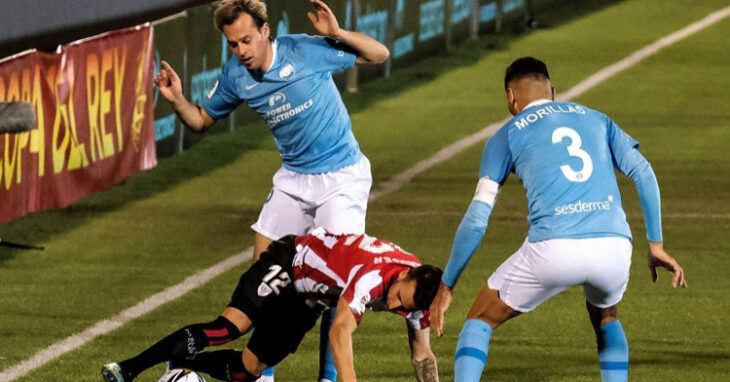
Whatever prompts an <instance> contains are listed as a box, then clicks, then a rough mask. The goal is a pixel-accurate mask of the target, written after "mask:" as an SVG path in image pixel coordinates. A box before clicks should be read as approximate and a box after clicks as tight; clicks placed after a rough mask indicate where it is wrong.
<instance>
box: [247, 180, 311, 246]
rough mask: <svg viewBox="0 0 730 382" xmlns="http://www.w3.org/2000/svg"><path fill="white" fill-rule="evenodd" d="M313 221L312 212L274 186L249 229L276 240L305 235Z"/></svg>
mask: <svg viewBox="0 0 730 382" xmlns="http://www.w3.org/2000/svg"><path fill="white" fill-rule="evenodd" d="M313 221H314V215H313V211H310V210H308V209H307V208H306V206H305V205H304V204H302V203H301V202H300V201H299V200H297V199H296V198H295V197H294V196H292V195H290V194H288V193H285V192H283V191H281V190H280V189H279V188H277V187H276V186H275V187H274V188H273V189H272V190H271V193H270V194H269V197H268V198H267V199H266V202H265V203H264V206H263V208H262V209H261V213H260V214H259V218H258V220H257V221H256V223H254V224H253V225H252V226H251V228H253V230H254V231H256V232H258V233H260V234H261V235H263V236H265V237H267V238H269V239H271V240H277V239H279V238H281V237H284V236H285V235H304V234H306V233H307V232H308V231H309V230H310V229H311V228H312V225H313Z"/></svg>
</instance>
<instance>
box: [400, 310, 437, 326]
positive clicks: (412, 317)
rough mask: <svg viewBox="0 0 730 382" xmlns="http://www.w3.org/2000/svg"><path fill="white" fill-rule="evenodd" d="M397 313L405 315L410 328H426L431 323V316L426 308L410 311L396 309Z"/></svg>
mask: <svg viewBox="0 0 730 382" xmlns="http://www.w3.org/2000/svg"><path fill="white" fill-rule="evenodd" d="M397 313H398V314H399V315H401V316H403V317H405V319H406V323H407V324H408V326H409V327H411V328H412V329H415V330H421V329H426V328H427V327H429V325H431V316H430V312H429V311H428V310H415V311H412V312H408V311H398V312H397Z"/></svg>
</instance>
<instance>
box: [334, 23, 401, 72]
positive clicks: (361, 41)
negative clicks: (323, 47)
mask: <svg viewBox="0 0 730 382" xmlns="http://www.w3.org/2000/svg"><path fill="white" fill-rule="evenodd" d="M330 37H332V38H335V39H337V40H338V41H341V42H343V43H345V44H347V45H348V46H349V47H350V48H352V49H353V50H355V52H357V61H356V62H357V63H358V64H382V63H383V62H385V60H387V59H388V57H389V56H390V51H388V48H387V47H386V46H385V45H383V44H381V43H380V41H378V40H376V39H374V38H372V37H370V36H368V35H366V34H364V33H360V32H353V31H348V30H345V29H340V30H339V33H338V34H337V35H336V36H330Z"/></svg>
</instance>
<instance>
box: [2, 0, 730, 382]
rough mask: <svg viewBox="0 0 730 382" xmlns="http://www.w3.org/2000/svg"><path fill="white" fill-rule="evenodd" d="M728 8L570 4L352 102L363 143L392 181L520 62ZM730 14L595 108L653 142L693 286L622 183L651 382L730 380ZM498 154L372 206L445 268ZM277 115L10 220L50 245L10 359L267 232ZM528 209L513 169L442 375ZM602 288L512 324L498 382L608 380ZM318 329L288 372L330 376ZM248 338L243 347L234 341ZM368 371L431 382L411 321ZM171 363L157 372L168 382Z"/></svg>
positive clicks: (54, 365) (572, 58)
mask: <svg viewBox="0 0 730 382" xmlns="http://www.w3.org/2000/svg"><path fill="white" fill-rule="evenodd" d="M726 5H727V1H726V0H702V1H700V0H692V1H689V0H688V1H678V0H674V1H663V0H631V1H619V2H611V1H592V2H583V1H577V0H574V1H568V2H566V3H565V5H563V6H560V7H558V8H554V9H552V10H549V11H544V12H541V13H540V14H539V15H538V16H539V19H540V21H541V23H542V25H545V26H546V28H544V29H539V30H537V31H534V32H530V33H523V32H519V33H518V32H505V33H504V34H502V35H499V36H494V35H491V36H485V37H484V38H482V39H481V40H479V41H477V42H472V43H466V44H464V45H461V46H458V47H456V48H455V49H454V50H453V51H452V52H450V53H448V54H444V55H441V56H438V57H434V58H432V59H428V60H425V61H423V62H420V63H418V64H416V65H414V66H412V67H409V68H405V69H402V70H399V71H396V72H395V73H394V75H393V77H392V78H391V79H389V80H387V81H386V80H379V81H375V82H373V83H369V84H366V85H364V86H363V87H362V89H361V91H360V92H359V93H358V94H356V95H346V96H345V102H346V104H347V105H348V108H349V109H350V111H351V113H352V120H353V125H354V130H355V135H356V136H357V137H358V139H359V141H360V143H361V146H362V149H363V151H364V152H365V153H366V154H367V155H368V156H369V158H370V160H371V162H372V165H373V166H372V167H373V176H374V181H375V188H377V187H378V184H380V183H382V182H384V181H386V180H388V179H390V178H391V177H392V176H393V175H395V174H397V173H399V172H400V171H402V170H405V169H407V168H409V167H410V166H412V165H413V164H415V163H416V162H418V161H419V160H421V159H424V158H426V157H429V156H430V155H432V154H433V153H435V152H437V151H438V150H439V149H440V148H442V147H443V146H445V145H446V144H448V143H451V142H453V141H455V140H457V139H459V138H461V137H464V136H466V135H468V134H470V133H472V132H475V131H477V130H479V129H481V128H482V127H484V126H486V125H487V124H489V123H491V122H495V121H498V120H500V119H502V118H504V117H506V116H507V111H506V107H505V101H504V94H503V90H502V76H503V70H504V68H505V67H506V65H508V63H509V62H510V61H511V60H513V59H514V58H516V57H519V56H523V55H533V56H536V57H539V58H541V59H543V60H545V61H546V62H547V63H548V66H549V68H550V71H551V75H552V77H553V81H554V83H555V85H556V87H557V89H558V92H560V91H561V90H566V89H568V88H569V87H571V86H572V85H575V84H576V83H578V82H579V81H581V80H582V79H584V78H586V77H587V76H589V75H590V74H592V73H594V72H596V71H598V70H600V69H601V68H602V67H604V66H606V65H609V64H611V63H613V62H615V61H618V60H619V59H621V58H623V57H625V56H627V55H628V54H630V53H631V52H633V51H635V50H636V49H639V48H641V47H642V46H644V45H646V44H648V43H651V42H653V41H655V40H656V39H658V38H660V37H662V36H664V35H667V34H669V33H671V32H673V31H675V30H677V29H680V28H682V27H684V26H685V25H687V24H689V23H691V22H694V21H696V20H699V19H701V18H702V17H704V16H705V15H707V14H709V13H711V12H712V11H714V10H717V9H719V8H721V7H724V6H726ZM728 36H730V19H725V20H724V21H721V22H720V23H718V24H716V25H714V26H712V27H710V28H708V29H706V30H704V31H702V32H700V33H698V34H696V35H694V36H692V37H690V38H688V39H686V40H683V41H681V42H679V43H677V44H675V45H673V46H670V47H668V48H666V49H665V50H663V51H661V52H659V53H658V54H657V55H655V56H652V57H650V58H649V59H647V60H645V61H643V62H641V63H640V64H638V65H637V66H635V67H632V68H631V69H629V70H627V71H626V72H623V73H621V74H619V75H618V76H616V77H613V78H611V79H610V80H608V81H606V82H604V83H602V84H601V85H599V86H597V87H596V88H594V89H592V90H590V91H589V92H587V93H586V94H584V95H583V96H581V97H580V98H579V99H577V100H576V101H578V102H581V103H583V104H586V105H588V106H590V107H592V108H595V109H598V110H601V111H603V112H605V113H607V114H608V115H610V116H612V117H613V118H614V120H616V121H617V122H618V123H619V125H621V126H622V127H623V128H624V129H625V130H626V131H627V132H628V133H629V134H631V135H632V136H634V137H635V138H636V139H637V140H639V141H640V142H641V143H642V152H643V153H644V155H645V156H646V157H647V158H648V159H649V160H650V161H651V163H652V165H653V167H654V170H655V172H656V174H657V177H658V180H659V184H660V188H661V191H662V202H663V203H662V207H663V208H662V210H663V214H664V219H663V222H664V234H665V248H666V249H667V250H668V251H669V252H670V253H671V254H672V255H674V256H675V257H676V258H677V259H678V260H679V261H680V263H681V264H682V265H683V266H684V268H685V270H686V274H687V278H688V282H689V286H690V287H689V288H688V289H686V290H673V289H672V288H671V286H670V285H669V281H668V277H667V276H666V273H663V274H661V275H660V280H659V283H658V284H656V285H654V284H652V283H651V281H650V278H649V272H648V270H647V269H646V261H645V253H646V240H645V233H644V227H643V218H642V215H641V209H640V206H639V203H638V200H637V197H636V192H635V190H634V189H633V185H632V184H631V182H630V181H628V179H626V178H625V177H620V186H621V189H622V191H623V195H624V208H625V210H626V211H627V214H628V217H629V223H630V224H631V227H632V231H633V233H634V237H635V241H634V248H635V250H634V257H633V266H632V269H631V271H632V276H631V281H630V284H629V288H628V291H627V293H626V295H625V297H624V300H623V302H622V304H621V306H620V317H621V321H622V323H623V325H624V328H625V329H626V332H627V336H628V340H629V347H630V365H631V366H630V378H631V379H632V380H634V381H642V382H643V381H726V380H728V377H727V375H728V372H729V371H730V363H729V361H728V360H729V359H730V345H728V338H730V330H729V329H728V326H729V325H728V324H730V320H728V318H727V317H728V312H730V300H729V299H728V298H727V295H726V293H728V292H729V291H730V288H729V287H730V284H729V283H728V281H727V280H728V278H727V275H726V274H725V272H726V271H727V270H728V269H730V258H728V253H730V244H729V243H728V239H727V233H728V232H730V208H729V207H728V203H729V202H730V155H728V147H730V109H729V108H728V105H729V104H730V91H728V89H730V75H728V68H730V49H729V48H730V45H728V41H730V40H728ZM481 150H482V145H477V146H474V147H472V148H470V149H468V150H466V151H464V152H462V153H460V154H459V155H457V156H456V157H454V158H452V159H451V160H449V161H447V162H445V163H442V164H440V165H438V166H436V167H434V168H432V169H430V170H429V171H427V172H425V173H423V174H421V175H419V176H417V177H416V178H414V179H413V180H412V181H411V182H410V183H408V184H406V185H405V186H404V187H403V188H402V189H400V190H398V191H397V192H394V193H392V194H389V195H387V196H384V197H383V198H381V199H379V200H377V201H376V202H374V203H372V204H371V205H370V207H369V211H368V220H367V231H368V233H369V234H371V235H375V236H380V237H383V238H387V239H389V240H392V241H394V242H396V243H398V244H400V245H401V246H403V247H404V248H405V249H407V250H409V251H411V252H413V253H416V254H418V255H419V256H420V257H421V258H422V260H423V261H424V262H428V263H434V264H437V265H439V266H443V265H444V264H445V262H446V259H447V258H448V255H449V250H450V247H451V240H452V238H453V234H454V232H455V230H456V227H457V225H458V223H459V221H460V219H461V216H462V215H463V213H464V211H465V210H466V207H467V206H468V203H469V200H470V199H471V196H472V193H473V190H474V187H475V185H476V181H477V171H478V166H479V160H480V155H481ZM279 164H280V162H279V155H278V153H277V152H276V149H275V146H274V144H273V142H272V139H271V137H270V133H269V132H268V131H267V130H266V128H265V126H263V124H262V123H253V124H250V125H246V126H245V127H243V128H240V129H237V130H236V131H235V132H233V133H229V134H218V135H214V136H210V137H208V138H207V139H206V140H205V141H203V142H202V143H200V144H199V145H197V146H196V147H194V148H193V149H192V150H190V151H188V152H186V153H184V154H182V155H178V156H176V157H173V158H170V159H166V160H163V161H162V162H161V163H160V164H159V166H158V167H157V168H156V169H154V170H152V171H149V172H146V173H143V174H138V175H136V176H133V177H131V178H130V179H128V180H127V181H125V182H124V184H123V185H120V186H117V187H114V188H113V189H111V190H109V191H106V192H103V193H100V194H96V195H93V196H90V197H88V198H85V199H84V200H82V201H81V202H79V203H77V204H76V205H74V206H72V207H69V208H66V209H63V210H56V211H48V212H43V213H38V214H34V215H32V216H28V217H25V218H22V219H19V220H18V221H16V222H13V223H11V224H7V225H5V226H3V227H0V233H1V234H2V235H1V237H3V238H8V239H9V240H11V239H12V240H16V241H26V242H32V243H37V244H40V245H44V246H46V248H47V249H46V250H45V251H43V252H19V251H7V250H5V249H3V250H2V252H0V370H3V369H6V368H8V367H11V366H13V365H15V364H17V363H18V362H21V361H22V360H24V359H26V358H28V357H30V356H32V355H33V354H35V353H36V352H37V351H39V350H42V349H44V348H46V347H47V346H49V345H51V344H53V343H55V342H57V341H59V340H62V339H64V338H66V337H68V336H70V335H72V334H74V333H77V332H80V331H82V330H84V329H85V328H87V327H89V326H91V325H93V324H94V323H96V322H97V321H99V320H102V319H105V318H107V317H110V316H112V315H115V314H117V313H118V312H120V311H122V310H123V309H126V308H127V307H130V306H133V305H135V304H137V303H138V302H139V301H141V300H143V299H144V298H146V297H148V296H150V295H152V294H154V293H157V292H159V291H160V290H162V289H164V288H166V287H168V286H170V285H174V284H176V283H179V282H180V281H182V280H183V279H184V278H186V277H187V276H189V275H191V274H193V273H195V272H197V271H198V270H200V269H203V268H206V267H208V266H211V265H213V264H215V263H216V262H218V261H220V260H222V259H224V258H227V257H228V256H230V255H232V254H234V253H238V252H240V251H241V250H243V249H245V248H247V247H249V246H250V245H251V244H252V241H253V234H252V231H251V230H250V229H249V225H250V224H252V223H253V222H254V221H255V219H256V216H257V215H258V212H259V209H260V206H261V205H262V203H263V202H264V200H265V198H266V196H267V194H268V191H269V189H270V187H271V175H272V174H273V173H274V171H275V170H276V169H277V168H278V167H279ZM526 210H527V208H526V203H525V197H524V192H523V190H522V187H521V185H520V184H519V181H518V180H517V179H516V178H515V177H512V178H510V180H509V181H508V183H507V185H506V186H505V187H504V189H503V191H502V193H501V196H500V199H499V201H498V203H497V205H496V207H495V210H494V212H493V214H492V218H491V220H490V222H489V228H488V231H487V235H486V237H485V240H484V242H483V243H482V246H481V247H480V249H479V250H478V252H477V254H476V255H475V256H474V258H473V259H472V261H471V264H470V265H469V267H468V268H467V270H466V271H465V273H464V275H463V276H462V278H461V280H460V282H459V284H458V285H457V288H456V290H455V293H454V303H453V305H452V307H451V309H450V310H449V312H448V315H447V322H446V327H445V332H446V334H445V336H444V337H442V338H432V339H431V342H432V347H433V349H434V352H435V353H436V355H437V357H438V360H439V369H440V375H441V380H442V381H452V380H453V353H454V348H455V344H456V337H457V336H458V333H459V331H460V329H461V325H462V324H463V320H464V317H465V315H466V312H467V310H468V309H469V307H470V305H471V303H472V301H473V299H474V298H475V297H476V295H477V293H478V292H479V290H480V289H481V288H482V286H483V285H484V283H485V279H486V277H488V275H489V274H490V273H491V272H492V271H493V270H494V269H495V267H496V266H497V265H499V264H500V263H501V262H502V261H503V260H504V259H506V258H507V256H508V255H509V254H511V253H512V252H513V251H514V250H516V249H517V248H518V247H519V245H520V244H521V242H522V241H523V240H524V237H525V234H526V231H527V223H526V221H525V214H526ZM245 267H246V265H242V266H239V267H236V268H235V269H231V270H230V271H228V272H226V273H225V274H223V275H222V276H220V277H218V278H216V279H215V280H213V281H212V282H210V283H208V284H206V285H204V286H203V287H201V288H199V289H197V290H195V291H193V292H191V293H190V294H188V295H185V296H183V297H182V298H180V299H178V300H175V301H173V302H171V303H169V304H166V305H164V306H162V307H161V308H159V309H157V310H155V311H153V312H152V313H150V314H148V315H146V316H144V317H142V318H140V319H138V320H135V321H132V322H130V323H129V324H127V325H126V326H124V327H122V328H121V329H119V330H116V331H114V332H112V333H111V334H109V335H106V336H102V337H100V338H97V339H95V340H93V341H91V342H90V343H88V344H86V345H85V346H83V347H81V348H80V349H77V350H75V351H73V352H70V353H67V354H65V355H63V356H62V357H60V358H59V359H57V360H55V361H52V362H50V363H48V364H46V365H45V366H43V367H41V368H40V369H37V370H35V371H33V372H31V373H30V374H28V375H26V376H25V377H23V378H21V379H20V381H24V382H27V381H59V382H65V381H68V382H72V381H73V382H76V381H98V380H100V377H99V376H98V369H99V367H100V366H101V365H102V364H103V363H106V362H109V361H112V360H119V359H121V358H125V357H128V356H131V355H133V354H135V353H136V352H138V351H140V350H142V349H143V348H144V347H146V346H147V345H149V344H151V343H152V342H153V341H156V340H157V339H159V338H161V337H162V336H163V335H165V334H167V333H169V332H171V331H173V330H175V329H177V328H179V327H181V326H183V325H186V324H189V323H193V322H201V321H204V320H205V321H207V320H210V319H212V318H214V317H215V316H216V315H217V314H218V313H219V312H220V310H221V309H222V308H223V307H224V306H225V304H226V303H227V301H228V298H229V297H230V293H231V292H232V290H233V287H234V286H235V283H236V281H237V279H238V276H239V275H240V273H241V272H242V271H243V270H244V269H245ZM583 304H584V302H583V296H582V292H581V291H580V290H579V289H572V290H569V291H566V292H564V293H563V294H561V295H559V296H557V297H555V298H553V299H552V300H550V301H549V302H547V303H545V304H544V305H542V306H541V307H540V308H538V309H537V310H536V311H534V312H533V313H530V314H527V315H524V316H521V317H519V318H517V319H515V320H513V321H511V322H509V323H507V324H506V325H505V326H503V327H501V328H500V329H499V330H497V331H496V332H495V334H494V335H493V337H492V343H491V345H490V355H489V363H488V365H487V369H486V370H487V371H486V374H485V375H484V377H483V380H485V381H569V382H578V381H597V380H598V379H599V377H598V367H597V359H596V358H597V357H596V354H595V343H594V338H593V334H592V330H591V327H590V324H589V322H588V319H587V316H586V314H585V312H584V306H583ZM318 338H319V336H318V332H317V331H313V332H312V333H310V334H309V335H308V336H307V337H306V338H305V340H304V342H303V343H302V344H301V346H300V349H299V352H298V353H297V354H295V355H293V356H291V357H290V358H288V359H287V360H285V361H284V362H283V363H282V364H281V365H280V366H279V367H278V368H277V378H278V381H282V382H284V381H313V380H314V379H315V377H316V373H317V357H318V355H317V354H318ZM244 343H245V339H244V340H239V341H237V342H235V343H234V346H238V347H241V346H243V344H244ZM354 348H355V361H356V369H357V372H358V376H359V379H360V380H362V381H412V380H414V377H413V371H412V367H411V365H410V361H409V357H408V345H407V340H406V331H405V324H404V323H403V321H402V320H401V319H399V318H397V316H393V315H388V314H375V313H369V314H366V315H365V318H364V320H363V323H362V325H361V327H360V328H359V329H358V330H357V331H356V332H355V335H354ZM162 371H163V368H162V367H157V368H156V369H154V370H152V371H150V372H147V373H146V374H143V375H142V377H141V378H139V379H138V380H139V381H156V380H157V378H158V377H159V376H160V375H161V374H162Z"/></svg>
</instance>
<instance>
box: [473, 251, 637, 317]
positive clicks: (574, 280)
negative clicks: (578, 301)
mask: <svg viewBox="0 0 730 382" xmlns="http://www.w3.org/2000/svg"><path fill="white" fill-rule="evenodd" d="M631 250H632V248H631V241H630V240H628V239H626V238H622V237H602V238H590V239H552V240H545V241H540V242H536V243H530V242H528V241H527V240H525V242H524V243H523V244H522V247H520V249H518V250H517V252H516V253H515V254H513V255H512V256H510V257H509V258H508V259H507V260H506V261H505V262H504V263H502V265H500V266H499V268H497V270H496V271H494V273H493V274H492V275H491V276H490V277H489V280H488V281H487V285H488V286H489V289H495V290H497V291H499V298H500V300H502V301H503V302H504V303H505V304H507V306H509V307H510V308H512V309H514V310H516V311H519V312H529V311H531V310H533V309H535V308H537V306H538V305H540V304H542V303H543V302H545V301H547V300H548V299H549V298H550V297H552V296H555V295H556V294H558V293H560V292H562V291H564V290H565V289H567V288H570V287H572V286H576V285H582V286H583V291H584V293H585V296H586V300H588V302H589V303H591V304H592V305H593V306H596V307H598V308H608V307H610V306H613V305H615V304H617V303H618V302H619V301H621V298H622V297H623V294H624V292H625V291H626V286H627V284H628V282H629V268H630V267H631Z"/></svg>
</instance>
